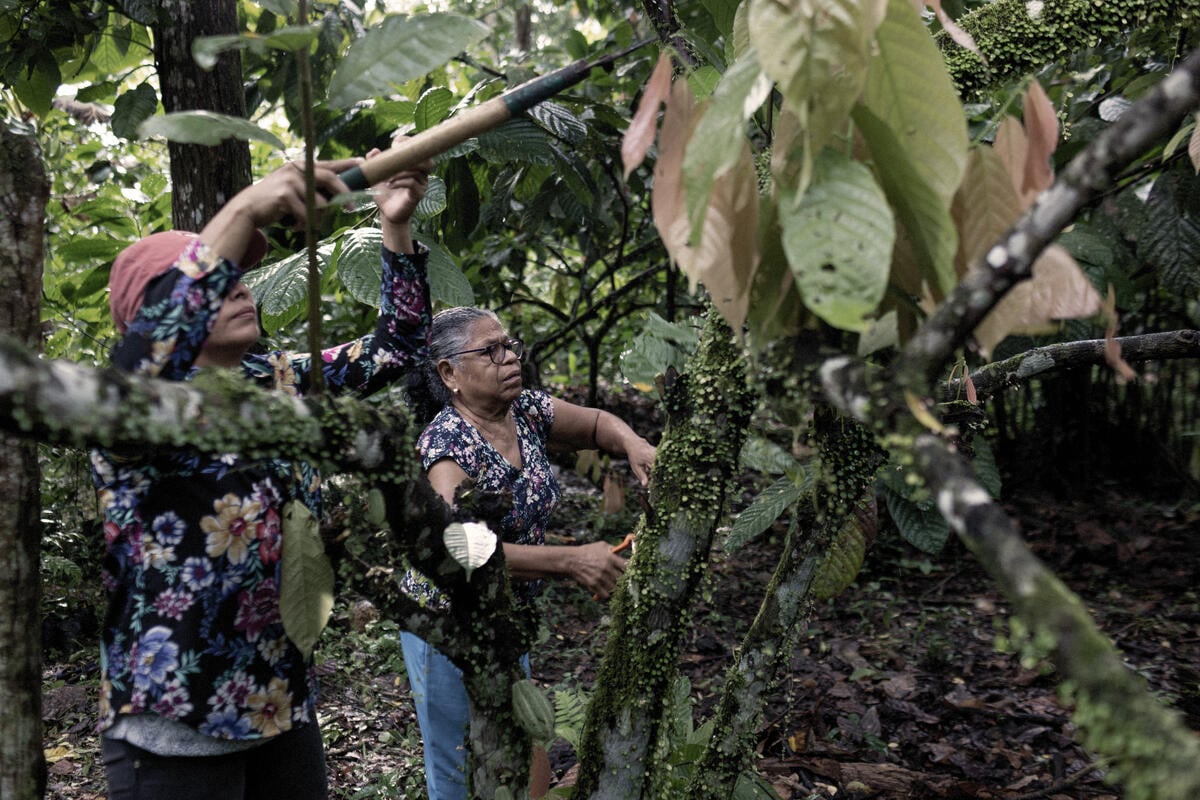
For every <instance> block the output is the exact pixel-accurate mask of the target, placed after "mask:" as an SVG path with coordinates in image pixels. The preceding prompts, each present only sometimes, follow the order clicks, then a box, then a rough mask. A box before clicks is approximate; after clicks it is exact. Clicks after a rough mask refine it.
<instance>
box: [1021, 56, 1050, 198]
mask: <svg viewBox="0 0 1200 800" xmlns="http://www.w3.org/2000/svg"><path fill="white" fill-rule="evenodd" d="M1024 111H1025V114H1024V117H1025V119H1024V122H1025V136H1026V138H1027V140H1028V142H1029V153H1028V155H1027V157H1026V160H1025V171H1024V180H1023V181H1022V184H1021V189H1022V192H1023V193H1024V194H1027V195H1028V194H1030V193H1032V194H1033V195H1035V196H1036V195H1037V194H1038V193H1039V192H1041V191H1042V190H1043V189H1046V188H1048V187H1049V186H1050V184H1052V183H1054V167H1053V165H1052V164H1051V163H1050V156H1052V155H1054V151H1055V149H1056V148H1057V147H1058V114H1057V113H1056V112H1055V110H1054V104H1053V103H1051V102H1050V98H1049V97H1047V96H1046V90H1045V89H1043V88H1042V85H1041V84H1040V83H1038V82H1037V81H1036V80H1034V81H1030V82H1029V88H1028V89H1027V90H1026V91H1025V100H1024Z"/></svg>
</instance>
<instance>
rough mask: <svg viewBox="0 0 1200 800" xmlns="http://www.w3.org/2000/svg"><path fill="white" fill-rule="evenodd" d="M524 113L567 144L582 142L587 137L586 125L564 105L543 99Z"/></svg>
mask: <svg viewBox="0 0 1200 800" xmlns="http://www.w3.org/2000/svg"><path fill="white" fill-rule="evenodd" d="M526 113H527V114H528V115H529V116H530V117H532V118H533V119H535V120H537V122H538V124H539V125H541V126H542V127H543V128H545V129H546V130H548V131H550V133H552V134H554V135H555V136H556V137H558V138H559V139H561V140H562V141H564V142H566V143H567V144H572V145H578V144H583V142H584V140H585V139H586V138H587V134H588V128H587V125H585V124H584V123H583V120H581V119H579V117H577V116H575V115H574V114H572V113H571V111H570V109H568V108H567V107H566V106H564V105H561V104H559V103H555V102H552V101H550V100H545V101H543V102H541V103H538V104H537V105H536V106H534V107H533V108H531V109H529V111H527V112H526Z"/></svg>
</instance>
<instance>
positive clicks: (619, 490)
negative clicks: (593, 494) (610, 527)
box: [601, 471, 625, 514]
mask: <svg viewBox="0 0 1200 800" xmlns="http://www.w3.org/2000/svg"><path fill="white" fill-rule="evenodd" d="M623 508H625V484H623V483H622V482H621V479H620V478H618V477H617V476H616V475H614V474H613V473H612V472H611V471H610V472H605V473H604V500H603V502H602V503H601V509H602V510H603V511H604V513H605V514H617V513H619V512H620V511H621V509H623Z"/></svg>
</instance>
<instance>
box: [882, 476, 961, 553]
mask: <svg viewBox="0 0 1200 800" xmlns="http://www.w3.org/2000/svg"><path fill="white" fill-rule="evenodd" d="M881 489H882V492H883V497H884V500H885V501H886V503H887V510H888V514H889V515H890V516H891V518H892V521H893V522H895V523H896V528H897V529H898V530H899V531H900V535H901V536H902V537H903V538H904V541H906V542H908V543H909V544H911V545H912V546H913V547H915V548H917V549H918V550H920V551H921V552H923V553H930V554H934V555H936V554H937V553H940V552H941V550H942V548H943V547H945V545H946V540H947V539H949V538H950V525H949V524H948V523H947V522H946V520H945V518H944V517H943V516H942V515H941V514H940V513H939V512H938V510H937V509H936V508H935V507H934V506H933V504H932V503H929V502H921V503H916V502H913V501H912V500H909V499H908V498H907V497H904V496H903V495H901V494H900V493H898V492H897V491H896V490H894V489H892V488H891V487H890V486H888V485H887V484H886V483H885V484H884V485H882V487H881Z"/></svg>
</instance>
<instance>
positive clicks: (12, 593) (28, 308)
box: [0, 127, 49, 800]
mask: <svg viewBox="0 0 1200 800" xmlns="http://www.w3.org/2000/svg"><path fill="white" fill-rule="evenodd" d="M48 197H49V184H48V182H47V180H46V173H45V170H44V169H43V168H42V154H41V152H40V151H39V149H38V146H37V141H36V139H34V138H33V137H32V136H24V135H21V134H18V133H14V132H12V131H10V130H8V129H5V128H3V127H0V286H3V287H4V291H3V293H0V333H5V334H7V335H9V336H14V337H16V338H17V339H19V340H20V341H21V342H22V343H23V344H25V345H26V346H28V347H29V348H31V349H38V346H39V338H40V337H39V330H40V325H39V323H40V319H39V317H40V314H41V310H40V309H41V306H40V300H41V294H42V241H43V239H42V236H43V231H44V228H45V226H44V220H45V213H46V200H47V198H48ZM40 507H41V502H40V473H39V469H38V461H37V443H36V442H35V441H33V440H32V439H28V438H20V439H19V438H16V437H14V436H10V435H7V434H3V433H0V552H3V553H4V556H3V557H0V709H3V710H4V713H2V714H0V797H2V798H5V799H6V800H8V798H12V800H26V799H27V798H33V797H40V796H41V795H42V792H43V791H44V789H45V783H46V773H45V763H44V762H43V760H42V728H41V721H42V703H41V679H42V674H41V673H42V667H41V647H42V637H41V627H40V625H39V613H38V611H39V609H38V606H39V603H40V600H41V576H40V574H39V553H40V547H41V521H40V520H41V515H40V513H39V509H40Z"/></svg>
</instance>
